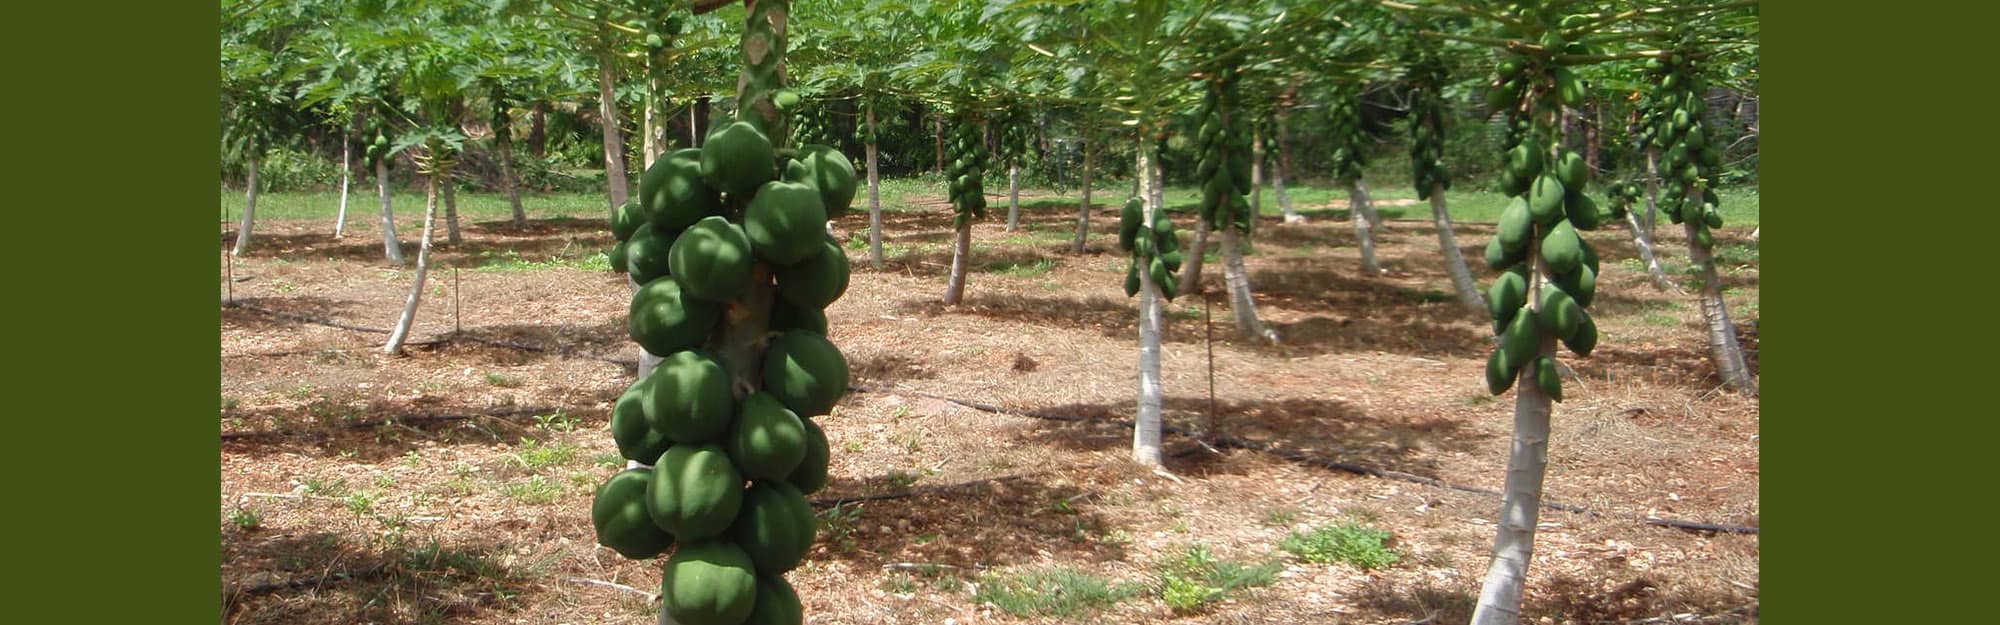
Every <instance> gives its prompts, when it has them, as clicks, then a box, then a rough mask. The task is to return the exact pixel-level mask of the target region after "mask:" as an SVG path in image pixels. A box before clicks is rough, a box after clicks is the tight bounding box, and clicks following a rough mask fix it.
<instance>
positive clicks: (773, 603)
mask: <svg viewBox="0 0 2000 625" xmlns="http://www.w3.org/2000/svg"><path fill="white" fill-rule="evenodd" d="M804 623H805V606H804V605H803V604H801V603H800V602H799V594H798V591H795V590H793V589H792V584H791V582H787V581H785V578H784V576H782V575H763V576H759V577H758V578H757V606H756V607H755V608H752V609H751V610H750V616H749V618H747V619H745V620H744V621H743V623H742V625H804Z"/></svg>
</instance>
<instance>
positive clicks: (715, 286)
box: [635, 215, 751, 302]
mask: <svg viewBox="0 0 2000 625" xmlns="http://www.w3.org/2000/svg"><path fill="white" fill-rule="evenodd" d="M667 259H668V266H669V267H670V268H671V269H672V273H673V278H674V282H677V283H679V284H680V285H681V292H682V293H685V294H686V295H687V296H688V297H694V298H699V299H704V300H708V301H711V302H727V301H729V300H732V299H736V296H737V295H739V294H741V293H742V292H743V287H744V286H745V285H746V284H748V283H749V281H750V263H751V259H750V238H749V237H748V236H747V235H745V234H744V233H743V228H742V227H739V226H737V225H736V224H732V223H729V220H728V219H724V218H723V217H722V216H721V215H710V216H707V217H703V218H701V219H700V220H699V221H696V222H695V223H694V225H693V226H689V227H688V229H687V230H686V231H685V232H682V233H681V235H680V236H679V237H675V238H674V243H673V247H672V248H670V249H669V250H668V252H667ZM635 275H636V274H635Z"/></svg>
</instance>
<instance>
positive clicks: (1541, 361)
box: [1535, 356, 1563, 402]
mask: <svg viewBox="0 0 2000 625" xmlns="http://www.w3.org/2000/svg"><path fill="white" fill-rule="evenodd" d="M1535 386H1539V387H1542V392H1544V393H1548V395H1549V399H1553V400H1555V401H1558V402H1560V401H1562V400H1563V389H1562V373H1561V372H1560V371H1559V370H1558V369H1557V367H1556V359H1555V358H1553V357H1549V356H1542V357H1539V358H1536V359H1535Z"/></svg>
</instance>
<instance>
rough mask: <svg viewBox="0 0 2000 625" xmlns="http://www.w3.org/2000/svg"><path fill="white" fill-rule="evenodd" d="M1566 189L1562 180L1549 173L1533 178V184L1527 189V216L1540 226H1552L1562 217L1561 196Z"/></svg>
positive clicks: (1562, 196)
mask: <svg viewBox="0 0 2000 625" xmlns="http://www.w3.org/2000/svg"><path fill="white" fill-rule="evenodd" d="M1567 196H1568V190H1567V189H1565V188H1564V187H1563V184H1562V181H1560V180H1557V179H1556V177H1555V176H1553V175H1550V174H1542V175H1541V176H1539V177H1536V178H1535V183H1534V186H1533V187H1531V188H1529V190H1528V216H1529V217H1530V218H1532V219H1533V220H1534V221H1535V224H1536V225H1539V226H1542V227H1545V228H1546V227H1549V226H1554V225H1555V224H1556V222H1558V221H1562V218H1563V198H1564V197H1567Z"/></svg>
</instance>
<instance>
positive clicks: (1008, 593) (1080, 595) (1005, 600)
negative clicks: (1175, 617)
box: [973, 567, 1141, 617]
mask: <svg viewBox="0 0 2000 625" xmlns="http://www.w3.org/2000/svg"><path fill="white" fill-rule="evenodd" d="M1140 591H1141V589H1140V588H1139V587H1138V586H1136V585H1132V584H1114V583H1112V582H1111V580H1108V579H1105V578H1103V577H1099V576H1096V575H1091V574H1089V573H1085V572H1083V571H1079V570H1076V569H1073V568H1069V567H1053V568H1041V569H1032V570H1027V571H1017V572H1006V573H1000V572H994V573H987V574H985V575H983V576H981V577H980V582H979V592H977V593H975V594H974V595H973V600H974V601H977V602H979V603H985V604H991V605H992V606H993V607H995V608H999V609H1000V610H1001V611H1003V612H1006V613H1008V614H1011V615H1014V616H1016V617H1028V616H1052V617H1070V616H1080V615H1084V614H1090V613H1094V612H1097V611H1099V610H1103V609H1105V608H1109V607H1111V606H1113V605H1117V604H1118V602H1120V601H1124V600H1126V599H1129V598H1131V597H1133V596H1136V595H1138V594H1139V592H1140Z"/></svg>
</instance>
